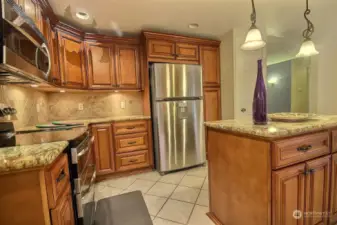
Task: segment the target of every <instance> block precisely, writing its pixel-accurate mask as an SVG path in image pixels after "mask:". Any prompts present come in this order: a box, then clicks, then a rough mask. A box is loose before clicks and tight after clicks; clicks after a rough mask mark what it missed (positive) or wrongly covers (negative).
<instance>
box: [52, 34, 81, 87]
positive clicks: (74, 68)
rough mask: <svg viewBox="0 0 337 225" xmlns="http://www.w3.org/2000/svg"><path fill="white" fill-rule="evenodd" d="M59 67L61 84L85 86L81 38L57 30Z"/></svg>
mask: <svg viewBox="0 0 337 225" xmlns="http://www.w3.org/2000/svg"><path fill="white" fill-rule="evenodd" d="M57 34H58V42H59V45H60V49H59V53H60V68H61V75H62V79H63V85H65V86H66V87H73V88H84V87H85V86H86V74H85V66H84V65H85V64H84V51H83V50H84V46H83V42H82V40H80V39H79V38H77V37H74V36H71V35H68V34H65V33H63V32H62V31H59V32H58V33H57Z"/></svg>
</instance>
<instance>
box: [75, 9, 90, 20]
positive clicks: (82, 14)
mask: <svg viewBox="0 0 337 225" xmlns="http://www.w3.org/2000/svg"><path fill="white" fill-rule="evenodd" d="M76 16H77V18H79V19H81V20H87V19H89V14H88V13H86V12H83V11H79V12H77V13H76Z"/></svg>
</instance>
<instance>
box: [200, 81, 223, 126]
mask: <svg viewBox="0 0 337 225" xmlns="http://www.w3.org/2000/svg"><path fill="white" fill-rule="evenodd" d="M204 115H205V118H204V119H205V121H215V120H221V89H220V87H219V88H204Z"/></svg>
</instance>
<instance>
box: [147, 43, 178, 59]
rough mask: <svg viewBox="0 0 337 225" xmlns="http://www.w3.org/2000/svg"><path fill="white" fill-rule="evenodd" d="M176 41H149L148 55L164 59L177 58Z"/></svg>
mask: <svg viewBox="0 0 337 225" xmlns="http://www.w3.org/2000/svg"><path fill="white" fill-rule="evenodd" d="M175 50H176V49H175V43H174V42H172V41H158V40H149V41H148V57H153V58H162V59H175V57H176V52H175Z"/></svg>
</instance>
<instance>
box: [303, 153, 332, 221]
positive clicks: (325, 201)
mask: <svg viewBox="0 0 337 225" xmlns="http://www.w3.org/2000/svg"><path fill="white" fill-rule="evenodd" d="M330 159H331V157H330V156H326V157H321V158H319V159H316V160H312V161H309V162H307V163H306V171H307V173H308V174H307V176H306V196H305V202H306V206H305V212H323V213H325V214H321V215H313V216H307V217H305V220H306V221H305V224H312V225H321V224H327V222H328V217H327V213H328V212H329V191H330V188H329V185H330V165H331V161H330Z"/></svg>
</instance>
